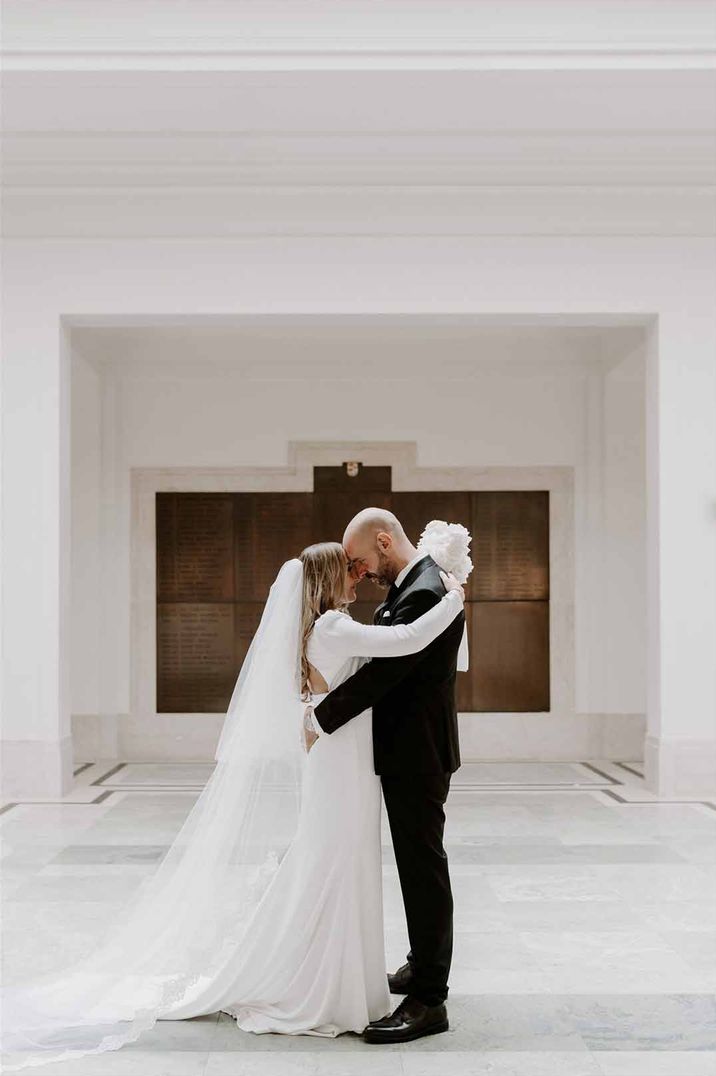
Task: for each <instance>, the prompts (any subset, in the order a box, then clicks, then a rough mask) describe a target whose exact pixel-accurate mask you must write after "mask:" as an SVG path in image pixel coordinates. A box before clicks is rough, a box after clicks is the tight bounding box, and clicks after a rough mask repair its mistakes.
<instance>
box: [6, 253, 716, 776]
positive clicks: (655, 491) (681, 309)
mask: <svg viewBox="0 0 716 1076" xmlns="http://www.w3.org/2000/svg"><path fill="white" fill-rule="evenodd" d="M308 265H310V266H311V267H312V269H311V273H310V274H308V273H307V271H306V266H308ZM198 266H200V267H201V271H200V272H198V271H197V267H198ZM5 267H6V278H7V280H8V282H9V283H6V315H5V319H4V326H3V334H4V341H3V342H4V347H5V372H4V387H5V399H6V403H7V407H8V418H7V419H6V422H5V426H4V439H5V452H4V459H5V481H4V486H3V497H4V518H5V534H4V544H5V558H6V563H7V565H8V571H7V573H6V581H5V594H4V616H5V629H4V631H5V639H6V643H5V647H6V661H7V667H8V669H9V672H10V675H9V676H8V675H6V677H5V681H4V688H3V692H4V713H3V718H4V722H5V730H6V731H5V736H6V745H5V751H4V756H5V759H6V763H5V764H6V766H7V770H8V772H9V773H10V775H11V778H13V779H14V780H16V784H15V787H17V788H18V789H19V790H22V791H23V792H24V793H25V794H27V790H29V789H35V790H36V791H38V792H39V791H40V790H41V789H43V788H53V789H55V788H59V787H67V785H66V781H67V776H66V774H67V759H68V751H69V750H70V747H71V744H70V740H69V714H70V707H69V702H67V703H65V701H64V696H63V688H62V683H61V670H62V668H63V667H64V655H63V647H64V645H65V640H66V639H67V638H68V637H69V630H68V624H67V621H66V613H65V608H66V607H65V597H64V595H65V585H64V580H65V579H66V576H65V574H64V568H63V564H64V553H63V550H64V548H65V544H66V536H67V534H66V524H65V523H64V521H63V516H62V511H61V506H62V504H63V503H65V499H64V498H65V492H64V491H65V488H66V485H67V480H68V477H69V476H68V474H67V472H66V470H65V463H64V457H63V455H62V453H60V456H59V457H58V455H57V445H58V444H61V442H62V436H63V434H62V431H63V429H64V426H63V421H64V420H63V410H62V407H61V406H60V405H59V403H58V400H61V399H62V394H63V391H64V389H63V385H64V384H65V380H66V377H67V370H66V367H65V357H64V352H63V350H62V348H61V346H60V345H61V336H60V334H58V331H57V328H58V324H59V323H60V318H61V316H63V314H64V312H66V311H80V312H83V313H81V314H75V315H73V323H74V324H75V325H76V324H78V323H80V322H84V323H85V324H86V323H87V322H88V321H93V320H94V319H96V318H99V319H101V320H102V319H104V320H106V321H113V322H114V324H122V322H123V321H124V320H125V319H126V311H128V310H129V311H132V318H133V319H134V320H135V323H136V320H137V319H139V320H141V319H145V320H147V321H156V320H162V319H167V318H169V319H181V318H182V317H186V315H187V312H190V311H193V312H194V313H193V316H194V317H199V318H204V319H206V318H211V317H212V316H218V317H220V318H221V317H224V318H225V317H227V316H228V317H231V316H232V315H233V314H236V315H239V316H240V315H241V314H242V313H244V314H253V315H260V314H261V313H270V312H281V313H282V314H283V315H288V316H291V315H294V314H295V315H299V314H300V315H302V316H308V315H315V316H321V317H325V316H329V317H330V316H331V315H332V314H335V315H337V314H341V315H343V316H350V317H353V318H356V319H360V318H361V317H363V316H376V315H389V314H391V313H393V314H396V313H402V314H404V315H405V316H415V315H420V316H423V317H424V316H425V315H426V314H430V313H433V314H435V315H438V316H440V317H441V318H443V319H445V318H447V319H449V318H452V317H458V318H459V317H460V316H465V317H469V318H478V319H479V318H480V317H481V316H487V317H489V318H493V319H494V318H495V316H497V317H502V318H505V319H510V320H515V321H518V322H519V321H520V320H521V321H522V322H524V321H525V319H527V318H531V319H532V320H533V321H537V322H542V323H547V324H548V323H550V321H552V322H554V321H555V320H556V321H562V322H566V323H569V321H570V319H579V320H580V321H581V322H582V323H591V324H595V325H598V324H600V323H604V322H605V321H606V322H611V323H614V322H617V323H618V322H619V320H620V319H624V320H626V321H629V320H630V319H634V318H637V319H640V320H642V321H647V320H648V318H649V312H650V311H651V312H653V311H658V312H659V318H658V322H654V329H653V332H652V335H651V341H650V345H649V353H648V370H649V376H648V378H647V382H648V384H647V388H648V393H647V418H648V421H647V432H648V436H649V438H650V441H649V443H650V444H651V446H652V447H651V448H650V451H649V466H648V468H647V483H648V489H649V496H648V507H649V518H650V524H649V526H650V528H651V535H652V537H651V538H650V540H649V565H650V567H649V574H648V595H649V614H648V615H649V628H648V635H649V647H650V650H649V673H648V681H649V689H650V700H651V701H650V703H649V710H650V722H651V721H652V720H653V726H650V727H652V728H653V729H654V732H653V734H652V735H653V744H652V754H651V762H650V767H651V773H652V775H653V780H654V784H655V786H658V787H660V788H663V789H672V790H684V791H686V790H688V789H697V788H699V789H705V788H707V787H708V784H709V782H710V781H711V780H712V777H711V770H710V768H709V767H710V766H711V763H710V761H709V760H710V758H711V755H710V752H711V751H712V749H713V743H714V730H713V715H714V701H715V700H716V690H715V688H714V684H713V672H712V670H713V665H712V656H713V653H712V651H713V645H712V644H713V641H714V639H715V638H716V635H715V634H714V633H715V632H716V624H715V623H714V601H713V596H714V593H716V591H715V590H714V588H715V587H716V579H715V578H714V569H713V525H712V522H711V516H710V515H709V510H708V504H709V503H710V498H711V497H712V476H713V465H714V458H715V456H716V448H715V445H714V437H713V401H714V389H715V388H716V370H715V369H714V364H713V344H714V326H713V318H712V295H713V290H714V288H713V284H714V277H713V263H712V246H711V243H710V242H708V241H706V240H696V239H671V240H668V239H649V240H643V239H626V238H619V239H617V238H613V239H605V238H603V237H597V238H594V237H582V238H580V239H579V240H570V241H569V242H565V241H564V240H562V239H559V238H557V239H556V238H536V237H527V238H524V239H521V240H519V242H517V241H516V240H514V239H511V238H507V239H499V238H494V237H492V238H489V237H487V238H485V237H481V238H475V239H469V238H468V239H460V240H458V239H449V238H444V239H439V240H438V239H435V238H431V239H418V238H415V239H409V240H407V239H396V238H383V239H371V240H368V239H364V238H356V239H350V238H343V239H340V240H334V239H325V240H319V239H306V240H299V239H293V240H290V241H282V240H274V239H262V240H260V241H256V242H251V243H244V242H241V243H238V244H234V243H228V242H224V241H221V240H219V241H215V242H208V241H207V242H194V241H187V242H184V241H183V240H179V239H176V240H173V241H171V242H165V241H160V240H153V241H146V240H137V241H136V242H134V241H130V240H127V241H126V242H124V243H122V244H120V245H119V246H118V245H117V243H116V242H114V241H113V242H107V243H104V242H101V241H92V242H82V241H78V240H73V241H71V242H67V243H66V242H64V241H55V242H50V241H37V242H36V241H31V240H27V241H25V240H23V241H17V242H12V241H11V242H9V243H6V247H5ZM675 281H677V282H678V285H679V286H678V287H677V288H676V289H675ZM525 295H529V296H530V299H529V300H525V299H523V298H522V299H520V298H515V297H516V296H517V297H519V296H525ZM456 296H459V299H457V298H456ZM605 311H607V312H608V313H606V314H605ZM122 388H123V386H122V385H120V386H118V388H117V399H116V400H115V401H114V405H115V406H116V407H118V408H120V410H121V406H120V405H121V391H122ZM667 390H668V391H667ZM585 391H587V397H588V400H590V401H593V399H594V393H593V392H592V391H591V389H590V390H587V389H586V388H585ZM184 399H185V400H188V401H189V403H191V395H190V394H189V393H188V392H186V391H185V392H184ZM111 402H112V401H111V400H107V401H106V402H105V406H106V409H107V412H108V413H109V414H110V415H111V414H112V413H113V412H112V407H111V406H110V404H111ZM602 406H603V405H602ZM595 410H596V412H597V413H599V408H595V407H594V405H593V403H590V405H589V411H590V414H591V415H592V419H593V418H594V413H595ZM134 414H135V420H134V421H130V424H129V426H128V429H127V436H128V438H129V439H130V440H129V441H128V443H129V444H132V443H133V442H132V441H131V438H132V437H133V436H135V435H136V433H137V425H138V423H137V421H136V419H137V417H138V415H139V412H138V411H135V412H134ZM150 416H151V412H150V411H148V412H147V414H146V416H145V417H150ZM221 417H223V418H224V419H229V420H230V421H232V422H233V408H228V407H227V408H226V410H225V411H224V412H222V416H221ZM362 421H364V422H365V424H366V427H367V425H368V423H367V420H362ZM590 421H592V420H590ZM268 422H269V416H268V415H267V418H266V433H265V434H262V436H263V437H265V441H264V443H257V442H254V441H253V440H252V443H251V446H248V445H247V451H248V449H249V447H250V449H251V451H252V452H255V453H256V454H257V455H260V456H261V457H263V458H266V450H267V448H271V445H273V446H274V448H273V449H271V451H276V453H277V454H278V448H277V447H276V446H277V444H278V442H277V441H276V439H275V437H274V435H273V433H272V431H271V429H270V428H269V425H268ZM491 422H492V425H491V426H488V425H487V422H486V423H485V428H490V429H492V431H493V434H492V436H493V437H494V432H495V430H496V420H494V418H493V419H492V420H491ZM231 428H232V431H233V432H234V433H235V436H236V439H237V444H240V443H241V440H242V433H241V429H240V427H239V426H238V425H237V424H236V423H233V424H232V427H231ZM568 428H569V427H568ZM590 429H591V427H590ZM412 432H413V433H416V434H417V432H418V431H412ZM583 432H584V431H583ZM590 436H591V435H590ZM540 437H544V438H545V440H544V442H543V445H544V447H545V449H546V447H547V446H548V445H550V444H552V445H554V443H555V442H554V440H553V438H554V430H553V429H549V430H541V431H540ZM431 438H432V440H431V442H430V445H429V446H426V448H425V449H424V450H423V449H421V452H422V451H425V452H426V453H427V452H429V453H430V455H431V457H432V458H436V457H437V456H438V455H439V454H440V452H441V451H442V448H441V438H440V437H439V436H437V435H435V436H433V435H431ZM114 440H116V438H115V439H114ZM247 440H248V439H245V440H244V444H246V442H247ZM443 440H444V438H443ZM171 441H172V443H173V446H174V447H176V446H182V448H184V449H186V448H187V445H186V441H185V438H184V435H183V431H182V430H181V429H180V428H179V427H178V426H177V427H176V430H175V432H174V433H173V434H172V438H171ZM113 443H114V442H113V441H112V440H110V442H109V443H108V444H107V445H105V450H104V452H103V457H104V456H106V457H107V459H108V460H109V459H110V457H111V451H112V449H113ZM168 445H169V442H168V441H167V440H164V442H163V443H159V444H158V445H157V446H156V447H155V448H152V449H151V454H152V457H153V458H154V459H158V458H159V453H160V451H166V450H167V448H168ZM132 451H134V449H133V450H132ZM185 458H186V457H185ZM589 458H590V459H591V460H592V461H593V460H594V459H595V458H596V457H595V456H594V454H591V455H590V457H589ZM189 462H190V463H191V460H190V461H189ZM112 474H114V469H113V470H112ZM113 480H114V481H117V482H119V479H113ZM126 496H128V490H126V488H123V487H122V486H121V484H120V485H118V486H117V488H116V489H115V490H114V491H113V497H112V503H113V504H114V505H116V506H118V507H117V511H118V512H119V513H120V517H121V518H120V519H119V521H118V525H117V526H116V527H112V526H110V527H109V528H108V532H109V534H108V536H111V537H113V538H116V540H117V542H119V543H120V544H121V542H124V541H125V540H126V538H125V534H124V532H123V527H124V526H125V524H124V523H122V518H124V519H126V518H127V516H126V513H125V510H124V508H123V506H122V499H123V498H124V497H126ZM28 501H29V503H30V504H31V506H32V511H33V518H34V523H35V525H34V527H33V528H32V529H31V530H28V528H27V525H26V520H27V505H28ZM685 527H686V528H687V530H686V531H685V530H684V528H685ZM685 534H688V542H689V548H690V550H692V551H693V557H691V558H689V559H686V560H685V558H684V556H683V550H684V542H685V540H686V539H685ZM119 572H120V573H121V564H120V565H119ZM128 585H129V584H128V581H127V582H122V587H128ZM124 593H126V589H125V590H124ZM578 594H579V587H578ZM106 615H107V613H106V612H105V617H106ZM120 616H121V611H120V614H116V613H115V620H114V621H113V623H115V621H116V627H117V630H118V631H119V632H120V634H121V635H122V636H123V638H125V639H126V638H127V637H128V626H125V625H123V624H122V623H121V622H120V619H119V617H120ZM110 626H111V625H110V624H108V623H107V622H106V620H105V621H104V622H103V633H105V632H107V631H108V630H109V628H110ZM110 658H111V660H112V661H113V662H114V663H115V664H116V665H117V668H118V669H119V668H120V667H121V666H122V665H123V663H124V657H123V654H122V651H121V649H120V648H116V649H112V651H111V654H110ZM122 682H123V680H122V676H120V675H119V673H118V674H117V677H116V681H115V687H113V690H112V697H111V700H108V701H111V702H112V704H113V705H114V704H116V703H122V699H121V698H120V687H121V684H122ZM58 684H59V690H58ZM589 690H590V691H591V690H592V687H591V686H590V689H589ZM584 701H585V700H582V701H580V702H579V704H578V705H579V707H580V708H581V707H582V706H583V705H584ZM587 701H588V700H587ZM105 709H106V710H107V711H109V710H110V707H109V705H106V706H105ZM619 720H621V719H619ZM11 787H12V786H11Z"/></svg>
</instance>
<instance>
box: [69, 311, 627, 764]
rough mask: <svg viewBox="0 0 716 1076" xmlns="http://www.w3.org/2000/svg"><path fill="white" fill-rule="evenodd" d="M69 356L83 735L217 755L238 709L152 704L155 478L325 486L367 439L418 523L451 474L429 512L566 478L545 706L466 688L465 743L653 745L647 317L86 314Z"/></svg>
mask: <svg viewBox="0 0 716 1076" xmlns="http://www.w3.org/2000/svg"><path fill="white" fill-rule="evenodd" d="M620 321H621V323H620ZM71 379H72V586H71V592H72V643H73V645H72V653H73V661H72V713H73V737H74V746H75V751H76V752H77V755H78V757H82V758H84V757H92V758H95V757H112V758H114V757H118V758H126V759H137V760H144V761H146V760H171V759H210V758H211V757H212V756H213V749H214V745H215V742H216V737H217V735H218V730H219V728H220V724H221V720H222V716H221V714H220V713H216V712H214V713H211V712H206V713H204V712H200V713H194V712H186V713H182V712H171V713H163V712H160V711H159V710H158V709H157V705H156V698H157V666H156V658H157V654H156V631H157V620H156V616H157V591H156V537H157V534H156V498H157V494H162V493H166V494H170V493H181V492H184V493H191V492H194V493H197V494H201V493H204V494H206V493H225V494H231V493H233V494H240V493H254V494H257V493H265V494H273V495H278V494H282V493H284V494H299V493H308V492H310V491H312V490H313V488H314V487H313V483H314V469H315V468H320V467H329V468H335V467H340V466H341V464H342V463H343V462H344V461H345V460H349V459H351V460H352V459H355V460H360V461H362V462H363V464H364V465H366V466H370V467H375V468H378V467H382V468H390V471H391V480H392V488H393V490H394V491H396V494H397V495H398V496H399V498H403V499H404V503H405V504H406V508H405V509H404V510H405V511H407V512H408V514H409V515H410V516H411V519H410V522H411V526H412V527H413V528H415V527H417V516H416V519H415V520H413V519H412V515H413V514H414V513H412V514H411V513H410V512H409V511H408V508H407V503H408V502H405V498H406V497H408V496H409V494H410V493H414V494H415V495H416V497H417V496H418V495H420V504H421V510H422V511H423V514H425V511H426V508H425V507H424V499H425V495H426V494H429V493H433V494H434V495H435V497H436V510H435V511H434V512H430V513H429V514H428V515H427V517H426V519H425V520H424V521H423V522H427V521H428V518H431V517H433V516H438V517H440V516H441V510H440V507H439V506H437V501H438V500H440V501H444V502H445V504H447V503H448V501H449V500H450V497H451V496H453V495H454V494H457V493H459V492H460V491H465V492H466V493H472V494H476V493H479V492H480V491H482V492H484V493H488V492H492V493H496V492H499V491H507V492H509V491H513V492H514V491H526V492H529V491H533V492H537V491H542V492H543V493H545V494H546V495H547V496H548V500H549V581H550V594H549V599H550V617H549V640H548V644H549V646H548V649H549V695H550V698H549V705H548V706H547V707H545V708H543V707H542V706H540V708H539V710H535V711H531V710H527V711H513V712H503V711H500V710H498V709H495V711H494V712H490V711H487V712H485V711H482V712H473V711H470V710H465V711H464V712H462V713H461V718H460V721H461V739H462V742H463V747H464V751H463V754H464V756H465V757H466V758H471V759H530V758H541V759H550V758H553V759H574V758H590V757H591V758H597V757H601V758H609V757H612V758H639V757H641V754H642V748H643V739H644V731H645V718H644V713H645V675H646V674H645V654H644V647H645V620H646V609H645V602H646V599H645V593H646V581H645V569H644V562H645V557H644V550H645V527H646V522H645V443H644V438H645V433H644V333H643V329H642V328H641V327H640V326H639V325H638V324H637V323H636V319H629V318H624V319H612V320H611V321H609V319H600V318H592V319H581V320H580V319H575V318H572V319H560V318H558V317H556V316H555V317H553V318H541V319H538V318H519V317H512V318H510V319H507V318H499V317H481V318H477V317H468V316H465V315H463V316H456V317H448V316H440V317H438V316H416V315H414V316H408V315H404V316H398V315H393V316H391V315H385V316H373V317H368V316H366V317H358V316H355V315H354V316H338V315H325V316H318V315H315V316H311V317H299V316H295V315H294V316H289V315H285V316H273V317H260V316H256V317H245V318H236V319H232V318H214V319H212V318H202V319H193V318H186V319H183V320H181V321H177V320H176V319H151V318H143V319H141V320H138V319H133V321H129V320H127V321H126V322H125V323H122V322H121V320H118V319H113V321H112V322H111V323H107V322H106V323H103V322H102V320H101V319H91V320H89V319H88V320H87V321H86V322H85V323H84V324H77V323H75V324H74V325H73V327H72V330H71ZM366 492H368V491H366ZM438 495H440V496H438ZM442 510H443V511H447V509H446V508H445V507H444V505H443V509H442ZM334 514H335V513H334ZM338 514H340V513H338ZM331 524H332V529H334V530H335V529H337V527H338V519H337V516H336V519H335V520H333V519H331ZM262 527H263V528H264V529H265V537H266V541H267V542H269V543H270V542H271V534H270V520H268V521H267V520H266V519H265V518H264V519H262ZM325 537H327V538H333V539H336V538H337V539H340V533H335V534H334V533H331V534H326V536H325ZM412 537H413V538H417V537H418V534H417V533H416V534H413V535H412ZM477 570H478V572H479V565H478V569H477ZM508 631H509V629H508ZM515 645H516V646H519V645H520V639H519V637H516V639H515Z"/></svg>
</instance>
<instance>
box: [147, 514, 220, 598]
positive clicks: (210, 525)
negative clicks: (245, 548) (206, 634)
mask: <svg viewBox="0 0 716 1076" xmlns="http://www.w3.org/2000/svg"><path fill="white" fill-rule="evenodd" d="M156 508H157V514H156V520H157V599H158V601H161V602H167V601H173V602H182V601H190V602H208V601H232V600H233V597H234V559H233V541H234V532H233V506H232V499H231V495H230V494H217V493H207V494H204V493H158V494H157V499H156Z"/></svg>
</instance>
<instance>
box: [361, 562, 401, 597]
mask: <svg viewBox="0 0 716 1076" xmlns="http://www.w3.org/2000/svg"><path fill="white" fill-rule="evenodd" d="M364 578H365V579H370V581H371V583H373V584H374V585H375V586H376V587H380V588H381V589H382V590H388V588H389V587H390V586H391V585H392V584H393V583H394V582H395V580H396V579H397V578H398V569H397V568H396V567H395V565H394V564H391V563H390V561H389V560H388V558H387V557H386V556H385V554H384V553H379V554H378V567H377V569H376V570H375V571H374V572H366V573H365V576H364Z"/></svg>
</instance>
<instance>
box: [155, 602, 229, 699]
mask: <svg viewBox="0 0 716 1076" xmlns="http://www.w3.org/2000/svg"><path fill="white" fill-rule="evenodd" d="M234 632H235V629H234V606H233V604H232V603H229V602H221V603H220V602H212V603H210V604H201V603H189V602H176V603H171V604H168V605H165V604H160V605H159V606H158V607H157V711H158V712H159V713H197V712H204V713H222V712H224V711H225V710H226V707H227V706H228V702H229V698H230V697H231V691H232V688H233V685H234V681H235V678H236V659H235V656H234Z"/></svg>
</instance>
